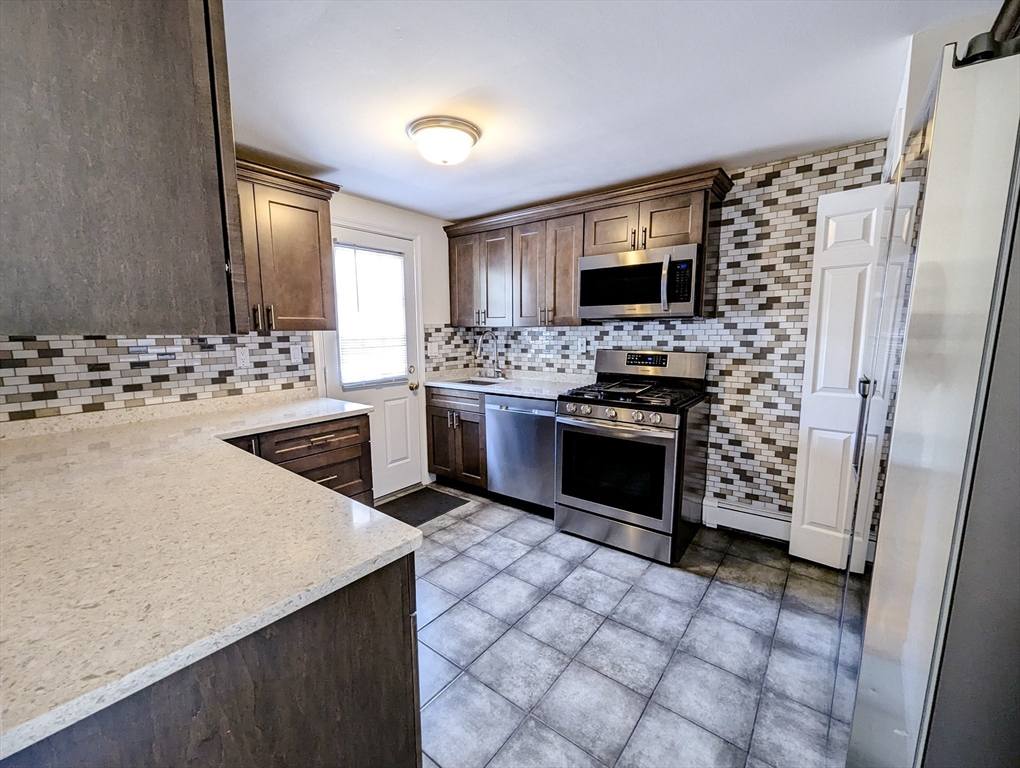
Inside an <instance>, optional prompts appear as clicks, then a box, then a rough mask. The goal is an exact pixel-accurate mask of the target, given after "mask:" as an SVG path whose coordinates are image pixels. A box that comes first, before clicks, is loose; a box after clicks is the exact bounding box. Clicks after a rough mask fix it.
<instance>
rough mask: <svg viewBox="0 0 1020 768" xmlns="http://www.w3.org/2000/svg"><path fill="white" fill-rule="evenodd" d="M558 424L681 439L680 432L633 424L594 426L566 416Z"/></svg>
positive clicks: (604, 431) (607, 431)
mask: <svg viewBox="0 0 1020 768" xmlns="http://www.w3.org/2000/svg"><path fill="white" fill-rule="evenodd" d="M556 423H557V424H564V425H567V426H571V427H580V428H581V429H590V430H592V431H594V432H603V433H606V434H612V433H613V432H627V433H630V434H633V435H647V436H648V437H657V438H659V439H667V440H676V439H677V437H679V432H676V431H675V430H672V429H660V428H657V427H635V426H632V425H631V424H618V423H615V422H614V423H613V424H594V423H592V422H590V421H583V420H582V419H572V418H570V417H566V416H557V417H556Z"/></svg>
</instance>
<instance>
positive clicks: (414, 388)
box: [407, 381, 418, 392]
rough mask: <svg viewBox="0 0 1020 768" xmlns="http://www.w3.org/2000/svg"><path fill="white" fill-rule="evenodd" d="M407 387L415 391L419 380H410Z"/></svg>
mask: <svg viewBox="0 0 1020 768" xmlns="http://www.w3.org/2000/svg"><path fill="white" fill-rule="evenodd" d="M407 388H408V389H409V390H411V391H412V392H414V391H415V390H416V389H418V382H417V381H409V382H408V383H407Z"/></svg>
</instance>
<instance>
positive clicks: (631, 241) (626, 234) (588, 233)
mask: <svg viewBox="0 0 1020 768" xmlns="http://www.w3.org/2000/svg"><path fill="white" fill-rule="evenodd" d="M639 215H640V206H639V205H638V204H637V203H630V204H629V205H614V206H613V207H612V208H603V209H601V210H598V211H592V212H591V213H586V214H584V255H585V256H596V255H598V254H600V253H620V252H621V251H633V250H634V249H636V248H637V242H638V241H637V231H638V217H639Z"/></svg>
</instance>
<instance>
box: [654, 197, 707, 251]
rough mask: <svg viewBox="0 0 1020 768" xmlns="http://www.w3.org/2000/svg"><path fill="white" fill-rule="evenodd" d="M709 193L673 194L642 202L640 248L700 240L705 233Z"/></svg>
mask: <svg viewBox="0 0 1020 768" xmlns="http://www.w3.org/2000/svg"><path fill="white" fill-rule="evenodd" d="M706 194H707V193H706V192H691V193H689V194H685V195H672V196H670V197H661V198H659V199H657V200H648V201H646V202H643V203H641V215H640V224H639V226H640V232H639V237H638V244H639V247H641V248H661V247H663V246H670V245H686V244H688V243H700V242H701V239H702V235H703V233H704V219H705V196H706Z"/></svg>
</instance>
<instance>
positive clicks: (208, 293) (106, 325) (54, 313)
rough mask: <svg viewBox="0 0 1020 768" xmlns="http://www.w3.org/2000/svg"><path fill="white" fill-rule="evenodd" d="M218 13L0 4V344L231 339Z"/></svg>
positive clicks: (124, 5) (110, 4) (166, 7)
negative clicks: (15, 338) (111, 338)
mask: <svg viewBox="0 0 1020 768" xmlns="http://www.w3.org/2000/svg"><path fill="white" fill-rule="evenodd" d="M218 2H219V0H209V3H210V5H209V7H207V5H206V3H205V2H203V1H202V0H187V2H173V3H153V2H149V0H64V1H62V2H46V3H42V2H34V1H33V0H10V1H8V2H4V3H3V12H2V13H0V68H2V70H3V78H2V83H0V146H2V147H3V150H2V152H0V179H2V183H0V273H2V274H3V279H2V280H0V333H3V334H46V333H49V334H58V333H63V334H81V333H118V334H123V333H127V334H129V335H143V334H149V333H180V334H200V333H201V334H205V333H210V334H226V333H229V332H230V331H231V319H230V318H231V306H230V299H229V293H228V288H227V280H228V275H227V272H226V262H227V253H228V251H227V247H228V245H227V244H228V242H236V238H232V237H231V236H230V233H229V232H228V231H227V228H226V226H227V225H226V223H225V220H224V216H225V215H226V214H225V202H224V190H225V189H226V188H227V187H229V178H225V177H224V175H223V173H222V169H221V159H223V158H225V156H226V155H225V154H223V155H221V150H222V149H223V145H222V143H221V141H220V139H221V138H222V136H221V135H218V131H219V130H220V128H221V126H217V116H219V117H220V118H221V119H222V118H224V117H228V116H229V105H228V103H227V102H226V100H225V99H220V98H218V97H217V94H216V93H215V90H214V77H213V73H212V71H211V67H210V64H211V54H210V46H211V45H212V43H211V41H210V38H209V35H208V30H209V26H207V25H212V24H214V23H216V22H217V20H218V19H219V18H220V15H219V13H218V10H219V9H218V7H217V6H216V5H215V4H217V3H218ZM210 8H213V10H214V12H213V13H212V15H211V16H209V15H207V13H208V11H209V9H210ZM212 31H213V37H214V39H216V40H218V39H219V36H221V35H222V29H221V28H220V29H213V30H212ZM223 74H224V78H225V70H224V73H223ZM229 138H230V140H231V141H232V137H229ZM228 176H229V174H228ZM230 208H231V206H230V205H227V209H226V210H227V213H229V212H230ZM233 211H234V212H235V213H236V202H235V203H234V208H233ZM233 255H234V257H235V258H240V254H233Z"/></svg>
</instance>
